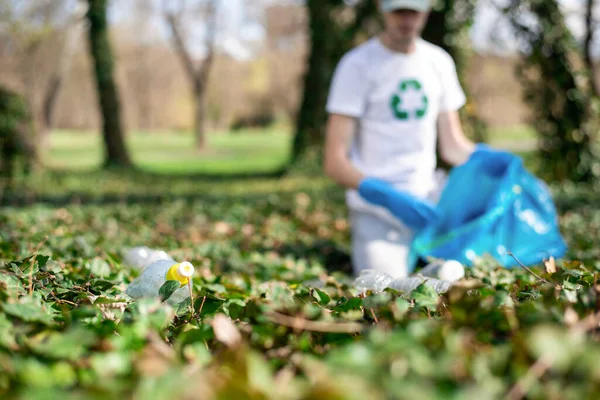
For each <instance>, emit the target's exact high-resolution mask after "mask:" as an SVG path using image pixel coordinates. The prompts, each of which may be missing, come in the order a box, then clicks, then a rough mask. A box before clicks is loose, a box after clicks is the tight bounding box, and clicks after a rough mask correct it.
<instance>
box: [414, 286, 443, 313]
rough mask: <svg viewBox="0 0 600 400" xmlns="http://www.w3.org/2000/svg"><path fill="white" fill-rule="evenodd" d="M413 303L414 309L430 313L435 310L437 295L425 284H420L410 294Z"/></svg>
mask: <svg viewBox="0 0 600 400" xmlns="http://www.w3.org/2000/svg"><path fill="white" fill-rule="evenodd" d="M410 297H411V298H412V299H413V300H414V301H415V307H416V308H418V309H419V308H427V309H430V310H431V311H435V310H437V306H438V302H439V295H438V294H437V293H436V291H435V290H434V289H433V288H432V287H431V286H429V285H427V284H426V283H422V284H421V285H419V287H417V288H416V289H415V290H413V291H412V292H411V296H410Z"/></svg>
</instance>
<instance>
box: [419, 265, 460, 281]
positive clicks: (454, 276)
mask: <svg viewBox="0 0 600 400" xmlns="http://www.w3.org/2000/svg"><path fill="white" fill-rule="evenodd" d="M417 275H422V276H426V277H430V278H436V279H441V280H443V281H449V282H456V281H458V280H461V279H462V278H464V277H465V267H463V265H462V264H461V263H459V262H458V261H455V260H448V261H435V262H433V263H431V264H429V265H427V266H426V267H425V268H423V269H422V270H420V271H418V272H417Z"/></svg>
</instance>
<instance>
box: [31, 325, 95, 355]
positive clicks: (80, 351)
mask: <svg viewBox="0 0 600 400" xmlns="http://www.w3.org/2000/svg"><path fill="white" fill-rule="evenodd" d="M95 342H96V335H95V334H94V332H93V331H91V330H89V329H86V328H83V327H78V328H73V329H71V330H68V331H66V332H51V333H47V332H43V333H41V334H39V335H37V336H34V337H32V338H30V339H28V340H27V345H28V346H29V347H31V348H32V349H33V350H34V351H35V352H36V353H38V354H40V355H43V356H46V357H50V358H57V359H66V360H71V361H76V360H78V359H79V358H81V357H82V356H83V355H84V354H85V352H86V351H87V348H88V347H89V346H91V345H92V344H94V343H95Z"/></svg>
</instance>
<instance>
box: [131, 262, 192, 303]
mask: <svg viewBox="0 0 600 400" xmlns="http://www.w3.org/2000/svg"><path fill="white" fill-rule="evenodd" d="M192 275H194V266H193V265H192V264H191V263H189V262H187V261H185V262H182V263H178V262H177V261H173V260H158V261H156V262H154V263H152V264H150V265H149V266H148V267H146V269H144V270H143V272H142V273H141V275H140V276H138V277H137V278H135V279H134V280H133V281H132V282H131V283H130V284H129V286H128V287H127V289H126V290H125V293H126V294H127V295H128V296H130V297H132V298H134V299H140V298H142V297H158V296H159V290H160V288H161V286H162V285H163V284H164V283H165V282H166V281H171V280H173V281H179V283H180V284H181V287H180V288H179V289H177V290H176V291H175V293H173V295H172V296H171V297H170V298H169V299H168V300H167V303H168V304H171V305H176V304H178V303H181V302H182V301H183V300H185V299H186V298H188V297H189V296H190V292H189V288H188V287H186V286H187V285H188V283H189V282H190V279H191V277H192Z"/></svg>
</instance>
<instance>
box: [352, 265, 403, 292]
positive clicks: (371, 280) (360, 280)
mask: <svg viewBox="0 0 600 400" xmlns="http://www.w3.org/2000/svg"><path fill="white" fill-rule="evenodd" d="M393 281H394V278H392V277H391V276H389V275H388V274H386V273H385V272H379V271H376V270H374V269H366V270H363V271H361V272H360V275H358V277H357V278H356V279H355V280H354V287H355V288H357V289H358V290H360V291H363V292H366V291H367V290H372V291H374V292H383V291H384V290H385V289H386V288H388V287H389V286H390V284H391V283H392V282H393Z"/></svg>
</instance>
